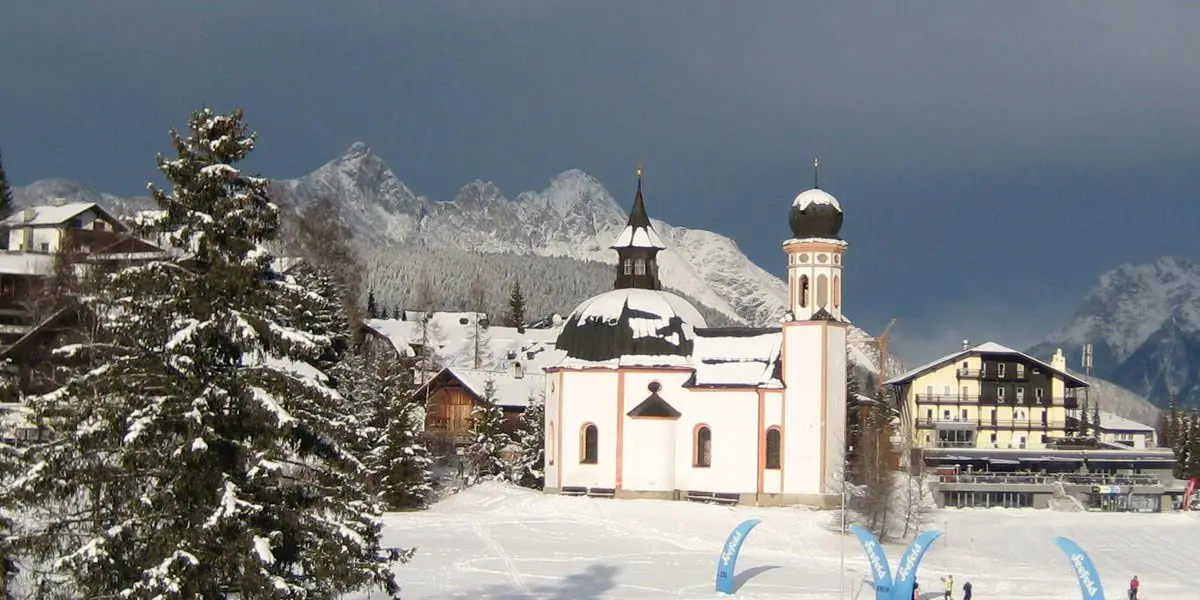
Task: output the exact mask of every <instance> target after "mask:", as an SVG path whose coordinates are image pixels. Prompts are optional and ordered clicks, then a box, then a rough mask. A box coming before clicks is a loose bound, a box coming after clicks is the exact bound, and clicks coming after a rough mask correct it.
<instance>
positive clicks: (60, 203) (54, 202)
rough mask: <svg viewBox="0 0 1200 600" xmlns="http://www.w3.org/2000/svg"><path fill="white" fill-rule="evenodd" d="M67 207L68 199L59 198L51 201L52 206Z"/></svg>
mask: <svg viewBox="0 0 1200 600" xmlns="http://www.w3.org/2000/svg"><path fill="white" fill-rule="evenodd" d="M66 205H67V199H66V198H61V197H59V198H55V199H53V200H51V201H50V206H66Z"/></svg>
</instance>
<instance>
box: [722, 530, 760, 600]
mask: <svg viewBox="0 0 1200 600" xmlns="http://www.w3.org/2000/svg"><path fill="white" fill-rule="evenodd" d="M760 522H761V521H759V520H758V519H748V520H745V521H742V522H741V523H739V524H738V526H737V527H734V528H733V533H731V534H729V539H727V540H725V547H724V548H722V549H721V557H720V558H719V559H718V560H717V591H718V592H721V593H724V594H732V593H733V592H734V589H733V575H734V568H735V567H737V558H738V554H739V553H740V552H741V551H742V543H743V542H745V541H746V536H748V535H750V530H751V529H754V526H755V525H758V524H759V523H760Z"/></svg>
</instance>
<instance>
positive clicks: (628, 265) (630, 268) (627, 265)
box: [625, 258, 633, 275]
mask: <svg viewBox="0 0 1200 600" xmlns="http://www.w3.org/2000/svg"><path fill="white" fill-rule="evenodd" d="M631 273H633V261H632V260H629V259H628V258H627V259H625V274H626V275H629V274H631Z"/></svg>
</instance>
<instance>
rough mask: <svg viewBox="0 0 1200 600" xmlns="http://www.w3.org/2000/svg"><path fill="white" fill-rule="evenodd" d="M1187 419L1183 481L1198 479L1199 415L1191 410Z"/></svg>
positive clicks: (1199, 450)
mask: <svg viewBox="0 0 1200 600" xmlns="http://www.w3.org/2000/svg"><path fill="white" fill-rule="evenodd" d="M1186 419H1187V425H1186V427H1187V442H1186V443H1187V445H1186V446H1185V448H1186V453H1185V454H1186V455H1185V456H1184V463H1183V464H1184V469H1183V476H1184V478H1185V479H1190V478H1192V477H1200V413H1198V412H1197V411H1196V409H1194V408H1193V409H1192V411H1191V413H1189V414H1188V416H1187V417H1186Z"/></svg>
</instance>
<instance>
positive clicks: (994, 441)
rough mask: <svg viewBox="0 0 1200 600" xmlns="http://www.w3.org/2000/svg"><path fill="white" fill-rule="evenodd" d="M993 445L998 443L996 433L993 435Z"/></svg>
mask: <svg viewBox="0 0 1200 600" xmlns="http://www.w3.org/2000/svg"><path fill="white" fill-rule="evenodd" d="M992 443H993V444H995V443H996V434H994V433H993V434H992Z"/></svg>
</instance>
